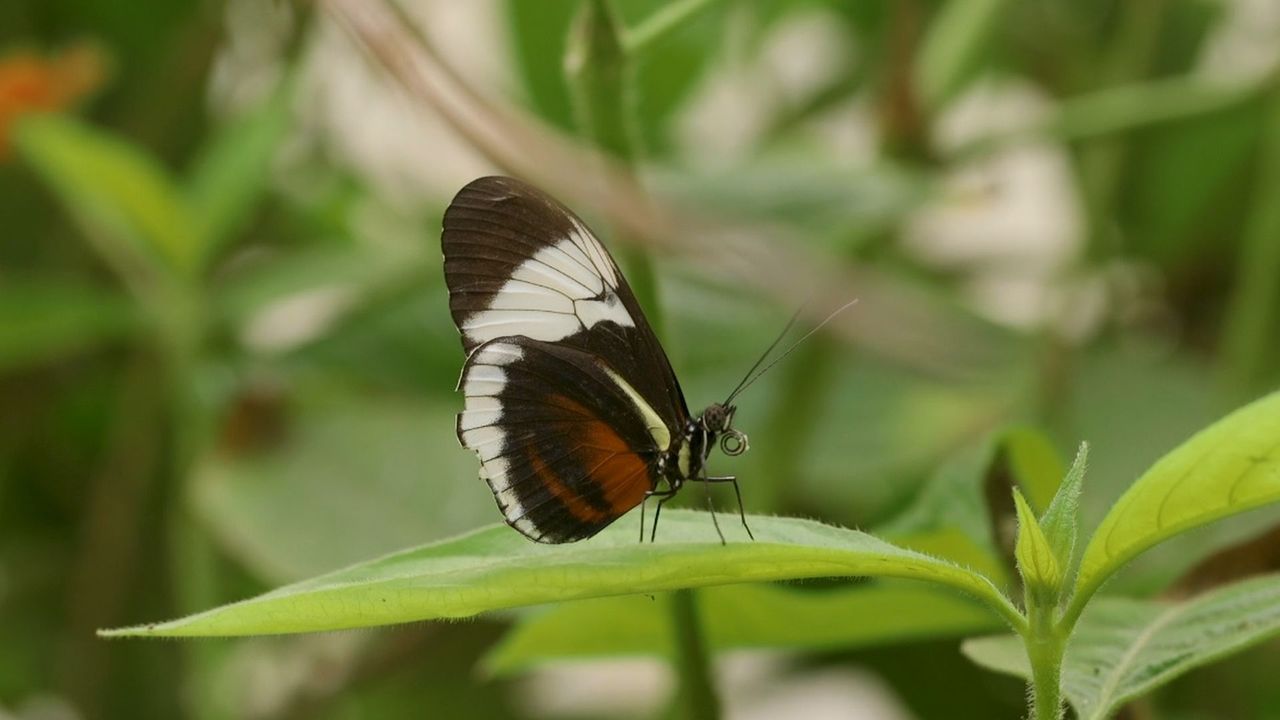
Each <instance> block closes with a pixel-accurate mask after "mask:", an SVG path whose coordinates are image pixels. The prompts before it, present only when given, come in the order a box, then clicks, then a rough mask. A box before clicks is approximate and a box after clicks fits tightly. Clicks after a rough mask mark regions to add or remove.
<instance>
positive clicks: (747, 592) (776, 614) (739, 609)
mask: <svg viewBox="0 0 1280 720" xmlns="http://www.w3.org/2000/svg"><path fill="white" fill-rule="evenodd" d="M697 598H698V604H699V606H700V607H701V610H702V611H701V612H700V613H699V615H700V616H701V617H702V618H703V626H704V629H705V632H706V637H707V641H708V642H709V643H710V645H711V647H712V648H714V649H716V650H732V649H747V648H754V649H759V648H771V649H788V650H801V649H804V650H836V649H839V650H850V649H854V648H862V647H873V646H877V645H885V644H891V643H895V642H907V641H911V640H923V639H932V638H952V637H963V636H966V635H973V634H977V633H983V632H990V631H993V630H998V629H1000V628H1001V627H1002V626H1003V623H1001V622H1000V620H998V619H997V618H995V617H994V616H993V615H992V614H991V613H989V612H987V611H986V609H984V608H983V607H982V606H981V605H979V604H978V603H977V602H975V601H973V600H972V599H970V598H967V597H964V596H962V595H957V594H955V593H950V592H947V591H945V590H940V589H937V588H932V587H929V586H926V585H921V584H919V583H910V582H901V581H897V582H895V581H879V582H874V583H864V584H858V585H855V586H853V587H840V588H817V589H814V588H806V587H804V586H797V587H782V586H777V585H734V586H727V587H710V588H705V589H703V590H700V591H698V593H697ZM669 602H670V597H669V595H666V594H663V595H658V596H656V597H648V596H644V595H624V596H620V597H611V598H599V599H596V600H580V601H576V602H571V603H563V604H560V605H556V606H554V607H550V608H547V609H546V610H544V611H541V612H535V613H534V614H532V615H531V616H530V617H528V618H526V619H524V620H523V621H522V622H520V623H519V624H518V625H516V627H515V628H513V629H512V630H511V631H510V632H509V633H507V635H506V637H504V638H503V640H502V642H501V643H499V644H498V645H497V646H496V647H495V648H494V649H493V652H492V653H491V654H490V655H489V657H488V658H487V659H486V661H485V665H486V667H487V668H488V669H489V670H490V671H492V672H495V673H503V674H505V673H512V672H518V671H521V670H525V669H528V668H530V667H533V666H536V665H539V664H542V663H546V662H549V661H553V660H565V659H584V658H599V657H618V656H627V655H650V656H657V657H669V656H670V654H671V653H672V652H673V650H674V649H673V648H672V637H673V631H672V629H671V627H670V621H671V612H670V609H669V608H668V607H667V606H668V604H669ZM779 618H786V622H780V621H779Z"/></svg>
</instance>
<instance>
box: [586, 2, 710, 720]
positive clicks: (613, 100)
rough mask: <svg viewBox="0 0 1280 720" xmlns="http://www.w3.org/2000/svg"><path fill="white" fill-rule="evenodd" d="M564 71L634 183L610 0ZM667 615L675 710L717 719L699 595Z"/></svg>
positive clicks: (629, 255) (596, 9)
mask: <svg viewBox="0 0 1280 720" xmlns="http://www.w3.org/2000/svg"><path fill="white" fill-rule="evenodd" d="M565 70H566V72H567V74H568V76H569V86H570V89H571V92H572V96H573V103H574V111H575V113H576V115H577V118H578V124H579V127H580V128H581V130H582V133H583V134H584V135H585V136H586V137H588V138H589V139H590V140H591V141H592V142H594V143H595V145H596V146H597V147H599V148H600V149H601V150H604V151H605V152H606V153H608V154H609V155H612V156H613V157H614V158H616V159H617V161H618V163H619V164H620V165H621V166H622V167H623V168H624V169H625V170H626V173H625V174H626V176H627V181H628V182H633V181H634V169H635V163H636V157H637V152H636V145H635V135H634V134H633V130H632V127H631V122H630V118H631V110H632V107H633V102H632V101H633V98H632V97H631V96H630V94H629V93H630V92H631V88H632V84H631V68H630V63H629V62H628V58H627V50H626V48H624V47H623V40H622V26H621V25H620V24H619V22H618V15H617V12H616V11H615V9H614V7H613V4H612V3H611V2H609V1H608V0H585V1H584V2H583V3H582V5H581V6H580V9H579V11H578V16H577V17H576V18H575V20H574V23H573V26H572V27H571V28H570V36H569V42H568V47H567V51H566V57H565ZM623 247H624V248H627V251H626V253H625V254H624V256H623V257H624V261H625V262H626V265H627V268H626V269H627V272H628V275H629V277H630V283H631V286H632V290H633V291H634V292H635V295H636V299H637V300H639V302H640V304H641V306H643V307H644V309H645V312H646V313H647V314H648V319H649V324H650V325H651V326H652V327H653V330H654V332H655V333H656V334H657V335H658V336H659V337H661V336H662V317H661V314H660V307H659V305H658V293H657V283H656V280H655V278H654V274H653V266H652V264H651V263H650V260H649V258H648V257H646V256H645V255H644V254H643V252H642V251H640V250H638V249H631V248H635V247H637V246H636V244H634V243H627V244H625V245H624V246H623ZM671 620H672V627H673V629H674V631H675V634H676V637H675V648H676V656H675V665H676V668H675V669H676V677H677V682H678V683H679V690H678V694H677V699H676V701H677V707H678V708H681V709H683V711H684V714H685V716H686V717H688V718H690V720H704V719H711V718H717V717H719V716H720V707H719V702H718V701H717V699H716V691H715V684H714V680H713V678H712V671H711V664H710V659H709V658H708V656H707V649H706V646H705V642H704V639H703V632H702V622H701V618H700V617H699V615H698V608H697V598H696V597H695V596H694V594H693V592H692V591H690V590H679V591H677V592H675V593H673V595H672V600H671Z"/></svg>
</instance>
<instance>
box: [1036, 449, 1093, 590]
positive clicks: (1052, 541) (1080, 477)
mask: <svg viewBox="0 0 1280 720" xmlns="http://www.w3.org/2000/svg"><path fill="white" fill-rule="evenodd" d="M1088 464H1089V444H1088V443H1080V450H1079V451H1077V452H1076V459H1075V462H1073V463H1071V469H1070V470H1069V471H1067V476H1066V477H1065V478H1064V479H1063V480H1062V485H1061V486H1060V487H1059V488H1058V492H1057V494H1056V495H1054V496H1053V502H1051V503H1049V509H1048V510H1046V511H1045V512H1044V516H1043V517H1042V518H1041V519H1040V527H1041V529H1043V530H1044V534H1045V537H1046V538H1048V540H1049V545H1050V546H1051V547H1052V548H1053V553H1054V555H1055V556H1057V558H1058V564H1059V565H1061V566H1062V568H1063V569H1064V570H1066V569H1069V568H1070V567H1071V562H1072V560H1073V557H1074V555H1075V548H1076V534H1077V533H1078V532H1079V526H1080V488H1081V486H1082V485H1083V484H1084V473H1085V470H1086V468H1087V466H1088Z"/></svg>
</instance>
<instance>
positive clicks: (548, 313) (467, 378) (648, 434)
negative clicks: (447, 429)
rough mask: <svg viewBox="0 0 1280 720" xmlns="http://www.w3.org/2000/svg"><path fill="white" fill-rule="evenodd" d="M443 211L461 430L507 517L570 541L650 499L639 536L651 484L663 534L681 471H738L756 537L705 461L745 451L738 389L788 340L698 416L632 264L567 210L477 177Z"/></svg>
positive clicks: (519, 185)
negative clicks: (457, 344) (461, 356)
mask: <svg viewBox="0 0 1280 720" xmlns="http://www.w3.org/2000/svg"><path fill="white" fill-rule="evenodd" d="M443 225H444V230H443V232H442V234H441V245H442V246H443V250H444V276H445V284H446V285H447V286H448V290H449V310H450V312H451V314H452V316H453V321H454V323H455V324H456V325H457V328H458V331H459V332H460V333H461V335H462V347H463V350H464V351H465V352H466V363H465V364H464V366H463V369H462V376H461V378H460V380H459V381H458V388H459V389H460V390H461V392H462V393H463V395H464V396H465V406H464V409H463V411H462V412H461V413H459V414H458V420H457V434H458V440H459V441H460V442H461V443H462V445H463V446H464V447H466V448H469V449H471V450H473V451H475V453H476V455H477V456H479V458H480V476H481V477H482V478H483V479H484V480H485V482H487V483H488V485H489V488H490V490H492V491H493V495H494V498H495V499H496V500H497V502H498V507H499V508H500V509H501V511H502V514H503V517H504V518H505V519H506V522H507V524H508V525H510V526H511V527H513V528H515V529H516V530H517V531H519V532H520V533H521V534H523V535H524V536H526V537H528V538H530V539H531V540H535V541H537V542H542V543H567V542H574V541H577V540H582V539H585V538H589V537H591V536H593V535H595V534H596V533H598V532H600V531H601V530H603V529H604V528H605V527H607V526H608V525H609V524H610V523H612V522H613V521H615V520H617V519H618V518H619V517H621V516H622V515H624V514H626V513H627V512H629V511H630V510H632V509H633V508H635V507H636V506H637V505H640V506H641V518H640V539H641V541H643V540H644V505H645V502H646V501H647V500H649V499H650V498H654V499H656V500H657V508H656V510H655V513H654V522H653V530H652V532H651V533H650V541H651V542H652V541H653V540H654V539H655V537H656V533H657V524H658V518H659V517H660V516H661V513H662V506H663V504H665V503H666V502H667V501H669V500H670V499H671V498H673V497H675V495H676V494H677V493H678V492H679V491H680V489H681V487H683V486H684V484H685V483H687V482H701V483H705V484H707V486H708V488H709V485H710V484H712V483H728V484H731V485H732V486H733V489H734V493H735V495H736V496H737V499H738V515H739V517H740V518H741V520H742V526H743V528H745V529H746V531H747V535H748V536H749V537H752V539H754V537H753V536H752V535H751V528H750V527H749V526H748V525H747V519H746V515H745V513H744V512H743V509H742V493H741V491H740V489H739V487H738V482H737V479H736V477H734V476H732V475H725V476H713V475H710V474H708V471H707V459H708V458H709V456H710V454H711V452H712V449H713V448H714V447H715V446H716V445H717V444H718V445H719V447H720V449H721V451H722V452H724V453H725V454H727V455H740V454H742V453H744V452H746V451H747V448H748V441H747V436H746V435H745V434H744V433H742V432H741V431H739V430H737V429H736V428H734V427H733V418H734V412H735V406H734V405H733V401H734V398H735V397H736V395H737V394H738V393H739V392H740V391H741V390H743V389H745V387H746V386H747V385H749V384H750V383H749V382H748V378H751V377H752V372H754V371H755V370H756V369H757V368H758V367H759V366H760V363H761V362H762V361H763V360H764V359H765V357H766V356H767V355H768V353H769V352H770V351H772V349H773V348H774V347H775V346H776V345H777V341H776V340H775V341H774V344H773V345H771V346H770V347H769V350H767V351H766V352H765V356H762V357H761V358H760V361H757V362H756V364H755V366H753V367H752V369H751V371H749V372H748V373H747V377H746V378H744V379H743V382H742V383H739V385H738V387H737V389H735V390H734V392H733V393H731V394H730V395H729V397H728V398H727V399H726V400H725V401H724V402H717V403H712V404H711V405H709V406H707V408H706V409H705V410H703V411H702V412H701V413H699V414H698V415H693V414H691V413H690V412H689V408H688V406H687V405H686V404H685V399H684V394H683V392H682V391H681V389H680V383H679V381H678V380H677V379H676V376H675V373H674V372H673V371H672V369H671V363H670V361H669V360H668V359H667V354H666V352H665V351H664V350H663V349H662V345H661V344H660V343H659V342H658V338H657V336H656V335H655V334H654V331H653V328H652V327H651V326H650V325H649V322H648V320H647V319H646V318H645V315H644V312H643V311H642V310H641V308H640V304H639V303H638V302H637V301H636V297H635V294H634V293H633V292H632V291H631V288H630V286H629V285H628V284H627V280H626V278H625V277H623V275H622V273H621V272H620V271H619V269H618V265H617V263H615V262H614V260H613V258H612V257H611V256H610V255H609V253H608V251H607V250H605V248H604V246H603V245H602V244H601V243H600V241H599V240H597V239H596V237H595V235H594V234H593V233H592V232H591V230H589V229H588V228H587V226H586V225H585V224H584V223H583V222H582V221H581V220H580V219H579V218H578V217H577V216H576V215H574V213H573V212H572V211H570V210H569V209H568V208H566V207H565V206H564V205H562V204H560V203H559V202H557V201H556V200H554V199H553V198H551V197H549V196H548V195H546V194H545V193H543V192H542V191H540V190H538V189H536V188H534V187H533V186H531V185H529V184H527V183H524V182H522V181H520V180H516V179H513V178H509V177H496V176H495V177H482V178H479V179H477V180H474V181H472V182H470V183H468V184H467V185H466V186H465V187H463V188H462V190H460V191H459V192H458V194H457V196H455V197H454V199H453V201H452V202H451V203H450V204H449V207H448V209H447V210H446V211H445V214H444V223H443ZM797 314H798V313H797ZM794 320H795V317H793V318H792V322H794ZM789 328H790V323H789V324H788V329H789ZM815 329H816V328H815ZM785 332H786V330H784V334H785ZM806 337H807V336H806ZM780 339H781V336H779V340H780ZM802 339H803V338H802ZM793 348H794V346H793ZM788 352H789V351H788ZM779 359H781V358H779ZM775 362H776V361H775ZM770 367H772V365H770ZM765 370H768V367H766V368H765ZM761 374H763V371H761ZM756 377H758V375H757V376H756ZM752 381H754V380H752ZM707 500H708V506H709V507H710V501H711V495H710V491H709V489H708V492H707ZM711 509H712V520H713V522H714V523H715V528H716V532H717V533H718V534H719V535H720V539H721V542H724V535H723V533H722V532H721V531H720V526H719V521H718V520H715V512H714V508H711Z"/></svg>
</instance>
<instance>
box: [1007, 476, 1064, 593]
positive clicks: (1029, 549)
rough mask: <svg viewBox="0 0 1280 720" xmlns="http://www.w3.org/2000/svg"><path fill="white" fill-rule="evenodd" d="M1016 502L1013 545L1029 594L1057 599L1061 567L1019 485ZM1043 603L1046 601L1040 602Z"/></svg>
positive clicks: (1015, 492) (1014, 500) (1015, 489)
mask: <svg viewBox="0 0 1280 720" xmlns="http://www.w3.org/2000/svg"><path fill="white" fill-rule="evenodd" d="M1013 502H1014V505H1015V507H1016V508H1017V511H1018V543H1017V545H1015V546H1014V554H1015V557H1017V559H1018V570H1019V572H1020V573H1021V574H1022V583H1023V585H1024V587H1026V590H1027V593H1028V595H1036V596H1038V597H1039V598H1046V599H1047V598H1052V599H1056V598H1057V593H1058V592H1059V591H1060V590H1061V588H1062V572H1063V571H1062V566H1061V564H1060V563H1059V562H1058V557H1057V555H1056V554H1055V553H1054V548H1053V546H1052V545H1050V544H1049V540H1048V539H1047V538H1045V536H1044V531H1043V530H1041V529H1040V523H1039V521H1037V520H1036V515H1035V513H1034V512H1032V511H1031V508H1030V507H1028V506H1027V501H1026V500H1023V499H1022V493H1021V492H1019V491H1018V489H1017V488H1014V489H1013ZM1028 604H1030V601H1028ZM1041 604H1042V605H1043V604H1046V603H1044V602H1043V601H1041Z"/></svg>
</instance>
